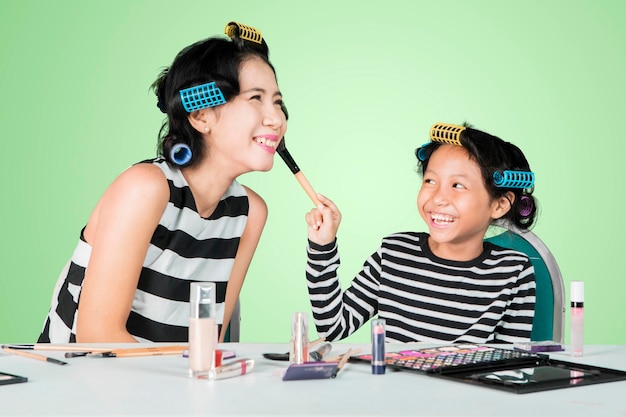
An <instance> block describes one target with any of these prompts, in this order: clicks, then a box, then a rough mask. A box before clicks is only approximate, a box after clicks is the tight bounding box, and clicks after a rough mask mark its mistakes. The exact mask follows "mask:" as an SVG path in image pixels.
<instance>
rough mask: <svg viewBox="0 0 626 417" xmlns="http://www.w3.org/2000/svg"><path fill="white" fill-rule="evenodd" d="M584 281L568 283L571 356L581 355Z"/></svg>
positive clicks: (583, 326) (583, 320)
mask: <svg viewBox="0 0 626 417" xmlns="http://www.w3.org/2000/svg"><path fill="white" fill-rule="evenodd" d="M584 302H585V283H584V282H582V281H572V282H571V283H570V306H571V310H570V333H569V337H570V345H571V347H572V356H583V346H584V330H585V311H584V308H583V307H584Z"/></svg>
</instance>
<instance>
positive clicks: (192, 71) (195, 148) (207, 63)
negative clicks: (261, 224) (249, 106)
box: [152, 37, 276, 166]
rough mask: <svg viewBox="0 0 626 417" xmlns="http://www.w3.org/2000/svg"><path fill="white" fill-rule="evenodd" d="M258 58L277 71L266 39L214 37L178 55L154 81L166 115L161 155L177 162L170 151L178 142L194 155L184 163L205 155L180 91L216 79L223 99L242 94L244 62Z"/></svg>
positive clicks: (228, 99) (192, 161) (156, 92)
mask: <svg viewBox="0 0 626 417" xmlns="http://www.w3.org/2000/svg"><path fill="white" fill-rule="evenodd" d="M255 57H258V58H260V59H262V60H263V61H264V62H265V63H267V64H268V65H269V66H270V68H272V71H274V74H275V73H276V71H275V70H274V67H273V65H272V64H271V63H270V61H269V50H268V47H267V44H266V43H265V41H264V40H263V41H262V44H256V43H253V42H249V41H243V40H241V39H239V38H235V39H233V40H230V39H227V38H223V37H213V38H208V39H205V40H202V41H199V42H196V43H194V44H192V45H189V46H187V47H186V48H184V49H183V50H182V51H180V52H179V53H178V55H176V58H175V59H174V62H173V63H172V65H171V66H170V67H169V68H165V69H164V70H163V71H162V72H161V74H160V75H159V77H158V78H157V80H156V81H155V82H154V83H153V84H152V89H153V91H154V93H155V94H156V96H157V99H158V103H157V106H158V107H159V109H160V110H161V111H162V112H163V113H166V114H167V119H166V120H165V121H164V122H163V125H162V126H161V129H160V131H159V142H158V150H157V153H158V155H159V156H163V157H164V158H165V159H166V160H167V161H168V163H170V164H175V165H178V164H177V163H175V162H174V161H172V159H171V156H170V152H171V150H172V148H173V147H174V146H175V145H177V144H184V145H187V146H188V147H189V150H190V151H191V155H192V157H191V159H190V160H189V162H187V163H185V164H183V165H184V166H191V165H193V164H194V163H196V162H197V161H200V160H201V159H202V158H203V156H204V142H203V139H202V134H201V133H200V132H198V131H197V130H196V129H194V128H193V127H192V126H191V124H190V123H189V120H188V115H189V113H187V111H186V110H185V109H184V108H183V104H182V101H181V98H180V90H182V89H185V88H189V87H194V86H198V85H203V84H207V83H210V82H215V84H216V86H217V87H218V88H219V89H220V90H221V91H222V94H223V95H224V99H225V100H226V101H230V100H231V99H232V98H234V97H235V96H237V95H238V94H239V70H240V68H241V64H242V63H243V62H245V61H247V60H249V59H252V58H255Z"/></svg>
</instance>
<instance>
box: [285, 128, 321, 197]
mask: <svg viewBox="0 0 626 417" xmlns="http://www.w3.org/2000/svg"><path fill="white" fill-rule="evenodd" d="M276 152H278V155H280V157H281V158H282V159H283V161H284V162H285V164H287V166H288V167H289V169H290V170H291V173H292V174H293V175H294V176H295V177H296V179H297V180H298V182H299V183H300V185H301V186H302V188H303V189H304V191H305V192H306V193H307V195H308V196H309V198H310V199H311V201H313V204H315V207H317V206H319V205H320V201H319V200H318V199H317V195H316V194H315V191H313V187H311V184H310V183H309V181H308V180H307V179H306V177H305V176H304V174H303V173H302V171H300V168H299V167H298V164H296V161H295V160H294V159H293V157H292V156H291V154H290V153H289V151H288V150H287V147H286V146H285V138H284V137H283V140H281V141H280V143H279V144H278V147H277V148H276Z"/></svg>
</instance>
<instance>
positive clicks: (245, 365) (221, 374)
mask: <svg viewBox="0 0 626 417" xmlns="http://www.w3.org/2000/svg"><path fill="white" fill-rule="evenodd" d="M253 367H254V359H247V358H245V359H237V360H236V361H234V362H229V363H227V364H225V365H222V366H218V367H217V368H215V369H212V370H211V371H210V376H211V377H210V379H226V378H232V377H234V376H240V375H245V374H247V373H249V372H251V371H252V368H253Z"/></svg>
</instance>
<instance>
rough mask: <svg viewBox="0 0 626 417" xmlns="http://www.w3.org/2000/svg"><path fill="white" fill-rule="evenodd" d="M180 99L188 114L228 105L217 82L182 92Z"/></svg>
mask: <svg viewBox="0 0 626 417" xmlns="http://www.w3.org/2000/svg"><path fill="white" fill-rule="evenodd" d="M180 99H181V101H182V103H183V107H184V108H185V110H186V111H187V113H191V112H192V111H195V110H200V109H206V108H207V107H215V106H219V105H220V104H224V103H226V99H225V98H224V94H222V90H220V89H219V87H217V85H215V82H210V83H207V84H202V85H197V86H195V87H190V88H185V89H184V90H180Z"/></svg>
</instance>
